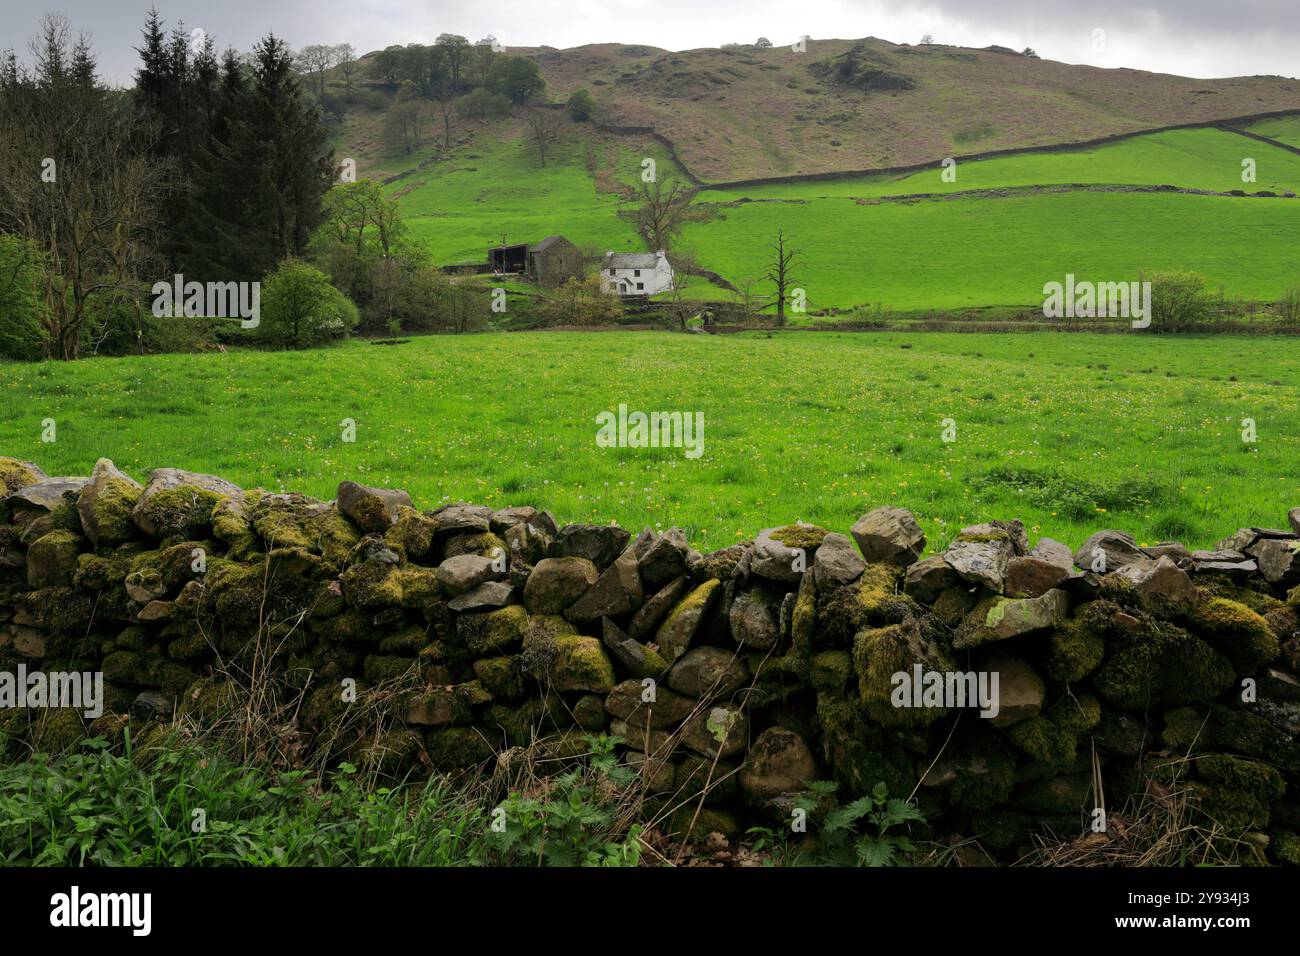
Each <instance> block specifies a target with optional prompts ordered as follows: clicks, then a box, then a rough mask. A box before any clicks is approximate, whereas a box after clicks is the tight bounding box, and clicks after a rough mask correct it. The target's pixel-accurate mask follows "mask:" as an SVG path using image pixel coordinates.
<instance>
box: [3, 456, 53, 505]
mask: <svg viewBox="0 0 1300 956" xmlns="http://www.w3.org/2000/svg"><path fill="white" fill-rule="evenodd" d="M48 477H49V476H48V475H46V474H45V472H43V471H41V469H40V467H39V466H37V465H34V464H32V463H31V462H30V461H20V460H19V459H17V458H5V457H4V456H0V498H7V497H8V496H9V495H12V494H14V493H15V492H16V491H18V490H19V489H21V488H25V487H27V486H28V485H34V484H36V482H38V481H41V480H42V479H44V478H48Z"/></svg>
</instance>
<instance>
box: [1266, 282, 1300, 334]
mask: <svg viewBox="0 0 1300 956" xmlns="http://www.w3.org/2000/svg"><path fill="white" fill-rule="evenodd" d="M1273 311H1274V312H1275V313H1277V317H1278V319H1279V320H1281V321H1282V322H1285V323H1286V324H1287V325H1300V288H1297V287H1292V288H1290V289H1287V290H1286V291H1285V292H1283V293H1282V298H1280V299H1278V300H1277V301H1276V302H1274V303H1273Z"/></svg>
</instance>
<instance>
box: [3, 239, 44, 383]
mask: <svg viewBox="0 0 1300 956" xmlns="http://www.w3.org/2000/svg"><path fill="white" fill-rule="evenodd" d="M39 256H40V251H39V249H38V248H37V247H36V244H35V243H32V242H29V241H27V240H25V239H20V238H18V237H17V236H7V235H4V234H0V356H4V357H5V358H12V359H39V358H41V357H42V356H43V355H44V352H45V335H44V332H43V331H42V321H41V320H42V317H43V314H44V312H43V305H42V301H41V268H40V263H39V261H38V260H39Z"/></svg>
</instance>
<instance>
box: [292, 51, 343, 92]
mask: <svg viewBox="0 0 1300 956" xmlns="http://www.w3.org/2000/svg"><path fill="white" fill-rule="evenodd" d="M336 56H337V53H336V48H335V47H332V46H326V45H325V44H323V43H313V44H312V45H311V46H305V47H303V48H302V49H301V50H299V51H298V55H297V56H296V57H295V58H294V59H295V60H297V61H298V64H299V66H300V68H301V69H302V71H303V72H304V73H306V74H307V75H308V76H310V77H311V78H312V79H313V80H314V82H315V86H316V94H317V95H318V96H323V95H324V94H325V71H326V70H328V69H329V68H330V67H332V66H333V65H334V63H335V57H336Z"/></svg>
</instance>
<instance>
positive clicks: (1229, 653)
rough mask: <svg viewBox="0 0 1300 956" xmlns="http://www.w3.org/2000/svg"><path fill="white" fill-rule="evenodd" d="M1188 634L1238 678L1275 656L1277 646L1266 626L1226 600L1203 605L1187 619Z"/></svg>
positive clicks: (1247, 609) (1254, 614)
mask: <svg viewBox="0 0 1300 956" xmlns="http://www.w3.org/2000/svg"><path fill="white" fill-rule="evenodd" d="M1190 626H1191V628H1192V630H1193V631H1194V632H1195V633H1196V634H1197V635H1199V636H1200V637H1203V638H1204V639H1205V640H1206V641H1207V642H1208V643H1209V644H1210V645H1211V646H1212V647H1214V648H1215V649H1216V650H1218V651H1219V652H1220V653H1222V654H1223V655H1224V656H1225V657H1227V658H1228V660H1229V661H1231V662H1232V666H1233V669H1234V670H1235V671H1236V672H1237V673H1238V674H1254V673H1255V672H1256V671H1257V670H1258V669H1259V668H1260V667H1261V666H1262V665H1264V664H1267V663H1268V662H1269V661H1271V660H1273V659H1274V658H1276V657H1277V656H1278V653H1279V651H1280V649H1281V648H1280V645H1279V644H1278V640H1277V635H1276V634H1274V633H1273V630H1272V629H1271V628H1270V627H1269V626H1268V622H1267V621H1265V620H1264V618H1263V617H1261V616H1260V615H1259V614H1256V613H1255V612H1254V611H1252V610H1251V609H1250V608H1248V607H1246V605H1244V604H1240V603H1238V602H1237V601H1230V600H1228V599H1227V598H1213V599H1212V600H1209V601H1206V602H1205V603H1204V604H1202V605H1201V606H1200V607H1199V608H1197V610H1196V612H1195V613H1194V614H1193V615H1192V617H1191V619H1190Z"/></svg>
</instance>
